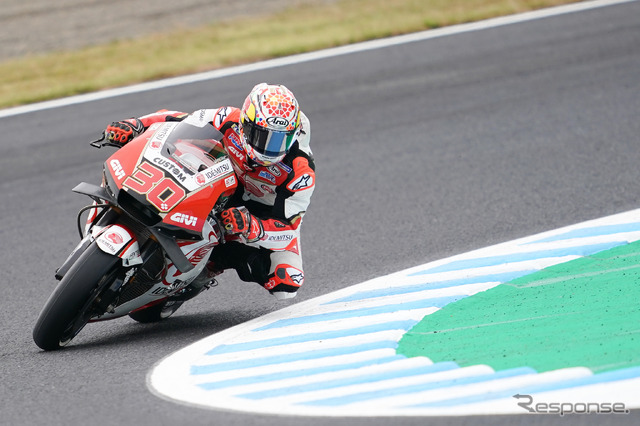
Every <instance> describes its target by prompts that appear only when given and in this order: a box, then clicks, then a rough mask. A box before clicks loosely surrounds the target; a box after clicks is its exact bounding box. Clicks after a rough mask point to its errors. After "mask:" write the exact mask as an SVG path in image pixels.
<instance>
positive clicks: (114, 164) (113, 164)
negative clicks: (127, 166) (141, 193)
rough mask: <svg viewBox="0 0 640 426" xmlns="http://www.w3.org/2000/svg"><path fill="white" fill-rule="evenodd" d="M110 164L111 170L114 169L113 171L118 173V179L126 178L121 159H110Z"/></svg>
mask: <svg viewBox="0 0 640 426" xmlns="http://www.w3.org/2000/svg"><path fill="white" fill-rule="evenodd" d="M109 165H110V166H111V170H113V173H114V174H115V175H116V178H117V179H118V180H122V179H124V177H125V173H124V170H123V169H122V164H120V161H118V160H116V159H115V158H114V159H113V160H111V161H109Z"/></svg>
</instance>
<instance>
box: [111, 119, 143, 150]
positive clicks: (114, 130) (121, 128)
mask: <svg viewBox="0 0 640 426" xmlns="http://www.w3.org/2000/svg"><path fill="white" fill-rule="evenodd" d="M142 132H144V124H142V121H140V120H138V119H137V118H129V119H127V120H121V121H114V122H113V123H111V124H109V125H108V126H107V130H105V134H106V136H107V140H108V141H109V142H114V143H119V144H122V145H124V144H126V143H127V142H130V141H131V140H132V139H133V138H135V137H136V136H138V135H139V134H141V133H142Z"/></svg>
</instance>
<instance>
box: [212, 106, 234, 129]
mask: <svg viewBox="0 0 640 426" xmlns="http://www.w3.org/2000/svg"><path fill="white" fill-rule="evenodd" d="M229 113H230V108H229V107H223V108H220V109H219V110H218V112H217V113H216V117H215V118H214V120H213V123H214V124H215V126H216V127H217V128H220V127H221V126H222V123H224V120H226V119H227V117H228V116H229Z"/></svg>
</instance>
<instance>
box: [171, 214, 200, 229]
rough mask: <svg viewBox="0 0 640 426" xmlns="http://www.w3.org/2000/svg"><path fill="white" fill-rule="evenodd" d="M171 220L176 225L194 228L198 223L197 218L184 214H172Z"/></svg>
mask: <svg viewBox="0 0 640 426" xmlns="http://www.w3.org/2000/svg"><path fill="white" fill-rule="evenodd" d="M171 220H172V221H174V222H176V223H184V224H185V225H187V226H196V223H198V218H197V217H195V216H190V215H188V214H184V213H174V214H172V215H171Z"/></svg>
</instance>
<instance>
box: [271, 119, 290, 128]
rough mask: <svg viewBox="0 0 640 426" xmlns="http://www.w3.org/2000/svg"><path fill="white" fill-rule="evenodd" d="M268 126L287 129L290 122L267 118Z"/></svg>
mask: <svg viewBox="0 0 640 426" xmlns="http://www.w3.org/2000/svg"><path fill="white" fill-rule="evenodd" d="M267 124H268V125H270V126H277V127H287V126H288V125H289V120H287V119H286V118H284V117H269V118H267Z"/></svg>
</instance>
